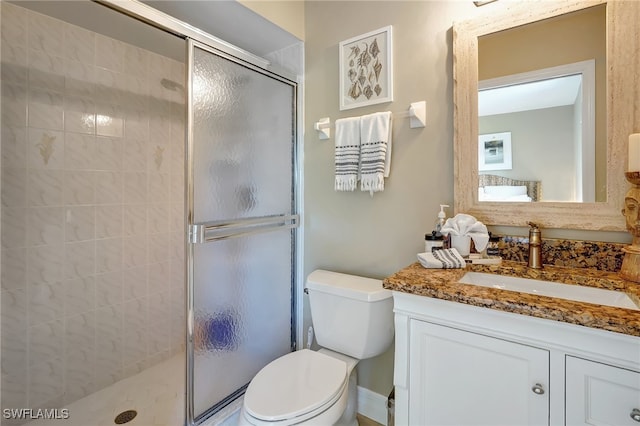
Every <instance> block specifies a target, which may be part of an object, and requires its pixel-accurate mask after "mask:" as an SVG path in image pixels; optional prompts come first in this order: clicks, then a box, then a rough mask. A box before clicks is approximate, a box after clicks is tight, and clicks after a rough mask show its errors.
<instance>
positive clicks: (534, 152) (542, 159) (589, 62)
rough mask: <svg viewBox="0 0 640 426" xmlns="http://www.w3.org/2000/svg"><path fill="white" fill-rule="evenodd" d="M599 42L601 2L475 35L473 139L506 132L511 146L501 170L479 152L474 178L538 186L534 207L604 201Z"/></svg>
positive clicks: (602, 54)
mask: <svg viewBox="0 0 640 426" xmlns="http://www.w3.org/2000/svg"><path fill="white" fill-rule="evenodd" d="M606 37H607V36H606V5H604V4H602V5H598V6H594V7H590V8H587V9H583V10H578V11H575V12H571V13H567V14H565V15H561V16H556V17H553V18H550V19H545V20H543V21H539V22H534V23H530V24H526V25H522V26H519V27H517V28H510V29H507V30H504V31H500V32H497V33H492V34H487V35H483V36H480V37H479V39H478V79H479V83H478V84H479V92H478V115H479V119H478V124H479V133H480V139H482V137H483V135H486V134H490V133H498V132H501V131H507V130H508V131H509V132H510V133H511V134H512V137H513V140H512V146H513V147H514V148H515V149H514V150H513V151H512V153H513V165H512V167H509V168H508V169H499V168H496V167H499V166H500V165H501V164H500V163H498V164H485V163H484V162H483V161H482V160H483V158H482V155H481V154H482V151H479V154H480V155H479V158H478V161H479V164H478V167H479V171H480V174H481V175H482V174H495V175H498V176H503V177H508V178H512V179H518V180H530V181H539V182H540V191H539V193H538V194H535V195H537V196H536V197H531V195H534V194H528V195H529V196H528V197H527V198H528V199H529V200H532V201H533V202H549V201H563V202H566V201H572V202H595V201H600V202H602V201H605V200H606V161H604V160H606V143H607V135H606ZM596 89H597V90H596ZM596 101H598V102H596ZM596 153H598V154H599V155H598V157H599V159H600V160H602V161H596ZM494 170H500V171H499V172H495V173H494V172H493V171H494ZM480 178H481V180H483V179H482V176H480ZM557 182H562V185H558V184H556V183H557ZM480 188H483V187H482V186H480ZM487 189H492V188H491V187H489V188H487ZM493 189H495V188H493ZM484 195H485V191H483V190H479V192H478V197H479V199H480V201H483V200H487V201H489V200H495V201H502V200H504V201H510V200H512V198H510V197H506V198H502V199H500V198H496V197H494V196H491V197H483V196H484ZM487 195H489V194H487ZM515 199H516V200H519V199H520V198H515Z"/></svg>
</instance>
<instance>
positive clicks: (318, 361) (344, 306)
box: [239, 270, 394, 426]
mask: <svg viewBox="0 0 640 426" xmlns="http://www.w3.org/2000/svg"><path fill="white" fill-rule="evenodd" d="M306 288H307V290H308V292H309V304H310V307H311V319H312V322H313V328H314V331H315V334H316V340H317V342H318V345H320V346H322V349H320V350H318V351H312V350H309V349H303V350H299V351H295V352H291V353H289V354H287V355H284V356H282V357H280V358H278V359H276V360H275V361H272V362H271V363H270V364H268V365H267V366H265V367H264V368H263V369H262V370H260V371H259V372H258V374H257V375H256V376H255V377H254V378H253V380H252V381H251V383H250V384H249V386H248V387H247V390H246V392H245V396H244V402H243V406H242V409H241V411H240V416H239V424H241V425H254V426H258V425H274V426H275V425H278V426H279V425H283V426H284V425H294V424H308V425H323V426H325V425H335V424H338V425H357V424H358V422H357V420H356V411H357V406H356V400H357V398H356V397H357V395H356V394H357V377H356V369H355V366H356V365H357V364H358V361H360V360H361V359H367V358H371V357H374V356H377V355H380V354H381V353H383V352H384V351H385V350H386V349H387V348H388V347H389V346H390V345H391V342H392V341H393V334H394V329H393V298H392V296H391V291H389V290H385V289H383V288H382V281H380V280H375V279H371V278H364V277H358V276H354V275H347V274H341V273H337V272H331V271H325V270H316V271H313V272H312V273H311V274H309V276H308V277H307V283H306Z"/></svg>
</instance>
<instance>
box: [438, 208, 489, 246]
mask: <svg viewBox="0 0 640 426" xmlns="http://www.w3.org/2000/svg"><path fill="white" fill-rule="evenodd" d="M440 233H442V234H444V235H449V234H451V235H468V236H470V237H471V239H472V240H473V244H475V246H476V250H477V251H478V252H481V251H482V250H484V249H485V247H487V243H488V242H489V231H487V227H486V226H485V225H484V224H483V223H482V222H480V221H479V220H477V219H476V218H475V217H473V216H471V215H468V214H464V213H458V214H457V215H455V216H454V217H451V218H449V219H447V221H446V222H445V223H444V225H443V226H442V229H441V230H440Z"/></svg>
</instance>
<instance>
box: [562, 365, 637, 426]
mask: <svg viewBox="0 0 640 426" xmlns="http://www.w3.org/2000/svg"><path fill="white" fill-rule="evenodd" d="M565 363H566V371H565V375H566V376H565V377H566V399H565V401H566V402H565V403H566V411H565V415H566V424H567V425H570V426H573V425H629V426H639V425H640V417H637V419H638V420H634V419H633V418H632V412H633V410H634V409H635V410H638V411H637V415H636V416H640V373H638V372H637V371H631V370H627V369H624V368H618V367H613V366H611V365H607V364H602V363H599V362H595V361H587V360H585V359H582V358H576V357H573V356H568V355H567V356H566V358H565Z"/></svg>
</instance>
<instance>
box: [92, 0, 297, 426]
mask: <svg viewBox="0 0 640 426" xmlns="http://www.w3.org/2000/svg"><path fill="white" fill-rule="evenodd" d="M90 1H93V2H95V3H99V4H101V5H103V6H105V7H108V8H110V9H113V10H115V11H118V12H120V13H122V14H124V15H127V16H129V17H131V18H134V19H137V20H139V21H142V22H143V23H146V24H149V25H151V26H153V27H155V28H158V29H161V30H163V31H166V32H168V33H170V34H173V35H175V36H177V37H179V38H182V39H184V40H185V41H186V44H187V53H186V58H185V59H186V61H187V62H186V63H187V64H190V63H191V60H192V58H191V52H192V51H193V49H192V46H193V45H196V44H197V45H198V47H200V48H202V49H204V50H208V51H210V52H211V53H214V54H216V55H219V56H224V57H226V58H227V59H229V60H232V61H234V62H236V63H238V64H241V65H243V66H246V67H249V68H251V69H253V70H255V71H257V72H260V73H263V74H265V75H268V76H270V77H273V78H276V79H278V80H280V81H283V82H286V83H287V84H290V85H291V86H292V87H293V89H294V92H293V93H294V96H293V97H294V99H293V102H292V114H293V129H292V130H293V132H292V133H293V134H292V141H293V158H292V162H293V164H292V168H293V182H292V188H293V193H292V211H293V212H294V214H293V215H291V216H289V217H286V218H285V219H284V220H285V221H286V224H285V225H286V226H287V227H290V228H292V229H294V230H293V232H294V237H293V238H292V245H293V250H292V253H293V255H292V259H291V260H292V283H291V288H292V305H291V318H292V324H291V345H292V349H293V350H295V349H296V345H297V340H298V338H301V337H300V336H301V333H302V331H301V330H300V329H299V326H298V324H297V323H296V318H297V316H298V315H297V314H299V313H301V312H298V311H299V307H298V304H299V303H302V296H301V295H300V294H298V291H297V287H298V286H297V283H298V282H299V281H300V280H301V279H302V277H301V275H300V274H301V271H300V270H298V268H297V265H298V263H299V262H301V260H302V257H301V253H302V245H301V239H302V234H303V232H304V231H303V228H302V227H301V226H300V219H299V212H301V211H302V205H301V199H302V196H301V194H299V191H300V190H301V187H302V177H301V174H300V157H299V152H298V148H299V143H300V141H299V139H298V138H299V134H301V133H302V129H301V123H300V121H299V120H300V116H299V115H298V110H299V108H301V104H300V97H299V96H298V90H299V84H298V79H297V77H296V76H294V75H292V74H290V73H288V72H287V71H286V70H283V69H280V68H279V67H277V66H276V67H274V66H273V65H272V64H271V63H270V62H269V61H268V60H266V59H264V58H261V57H259V56H256V55H254V54H252V53H250V52H247V51H246V50H243V49H241V48H238V47H237V46H234V45H232V44H230V43H228V42H226V41H224V40H221V39H219V38H217V37H215V36H212V35H211V34H208V33H206V32H204V31H202V30H200V29H198V28H196V27H194V26H192V25H190V24H187V23H186V22H183V21H181V20H179V19H176V18H174V17H172V16H170V15H168V14H166V13H164V12H161V11H159V10H157V9H154V8H153V7H151V6H148V5H146V4H144V3H142V2H140V1H137V0H126V1H123V0H90ZM186 75H187V80H189V81H187V82H186V83H187V85H186V86H185V87H187V90H186V92H187V108H190V105H191V101H192V92H191V88H190V78H191V69H189V70H188V71H187V72H186ZM186 115H187V126H185V127H186V132H187V134H186V138H185V140H186V143H187V149H189V144H190V140H191V139H190V138H191V137H192V129H191V126H190V125H191V123H190V114H189V111H186ZM187 152H188V151H187ZM185 161H186V162H187V164H186V169H187V170H186V171H185V173H186V176H185V177H186V179H185V182H186V183H187V185H186V186H187V188H186V190H187V193H186V197H185V198H186V201H185V204H186V208H187V209H186V212H187V215H186V221H185V222H186V223H185V232H187V233H188V234H187V237H188V238H187V241H186V244H185V245H186V247H185V252H186V255H187V256H186V259H187V260H186V262H187V268H190V267H191V266H192V265H190V263H192V262H193V253H192V252H193V244H192V243H190V241H191V238H192V237H191V235H190V233H191V229H190V226H189V222H188V220H189V218H190V217H191V218H192V217H193V212H192V211H190V208H189V206H190V204H189V203H190V202H191V201H192V199H190V198H189V197H192V196H193V186H192V182H190V180H189V179H190V172H191V164H190V163H189V162H188V157H187V156H185ZM209 225H212V224H206V225H205V227H206V226H209ZM217 225H220V224H213V226H214V227H215V226H217ZM263 225H264V224H263ZM194 229H195V231H194V232H205V231H200V230H197V228H194ZM254 232H259V231H257V230H255V231H254ZM194 238H195V237H194ZM188 275H190V274H188ZM186 278H187V280H186V281H187V297H186V299H187V321H186V322H187V324H186V327H187V357H186V358H187V366H186V378H187V383H186V386H187V389H186V393H187V395H185V396H186V398H185V399H186V401H185V405H186V411H185V417H186V418H185V425H187V426H191V425H194V424H197V423H195V419H194V411H193V399H192V398H190V396H191V395H192V394H193V365H192V362H193V358H192V357H193V352H192V351H193V346H192V343H193V339H192V336H193V334H192V331H193V317H192V315H191V314H192V312H190V311H189V306H191V307H193V300H192V297H193V286H192V284H193V283H191V284H189V279H188V277H186ZM189 298H191V300H189ZM190 351H191V353H190ZM213 414H214V413H209V412H207V413H204V414H203V415H201V416H200V417H199V419H197V420H199V421H202V420H206V419H207V418H209V417H210V416H211V415H213Z"/></svg>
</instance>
